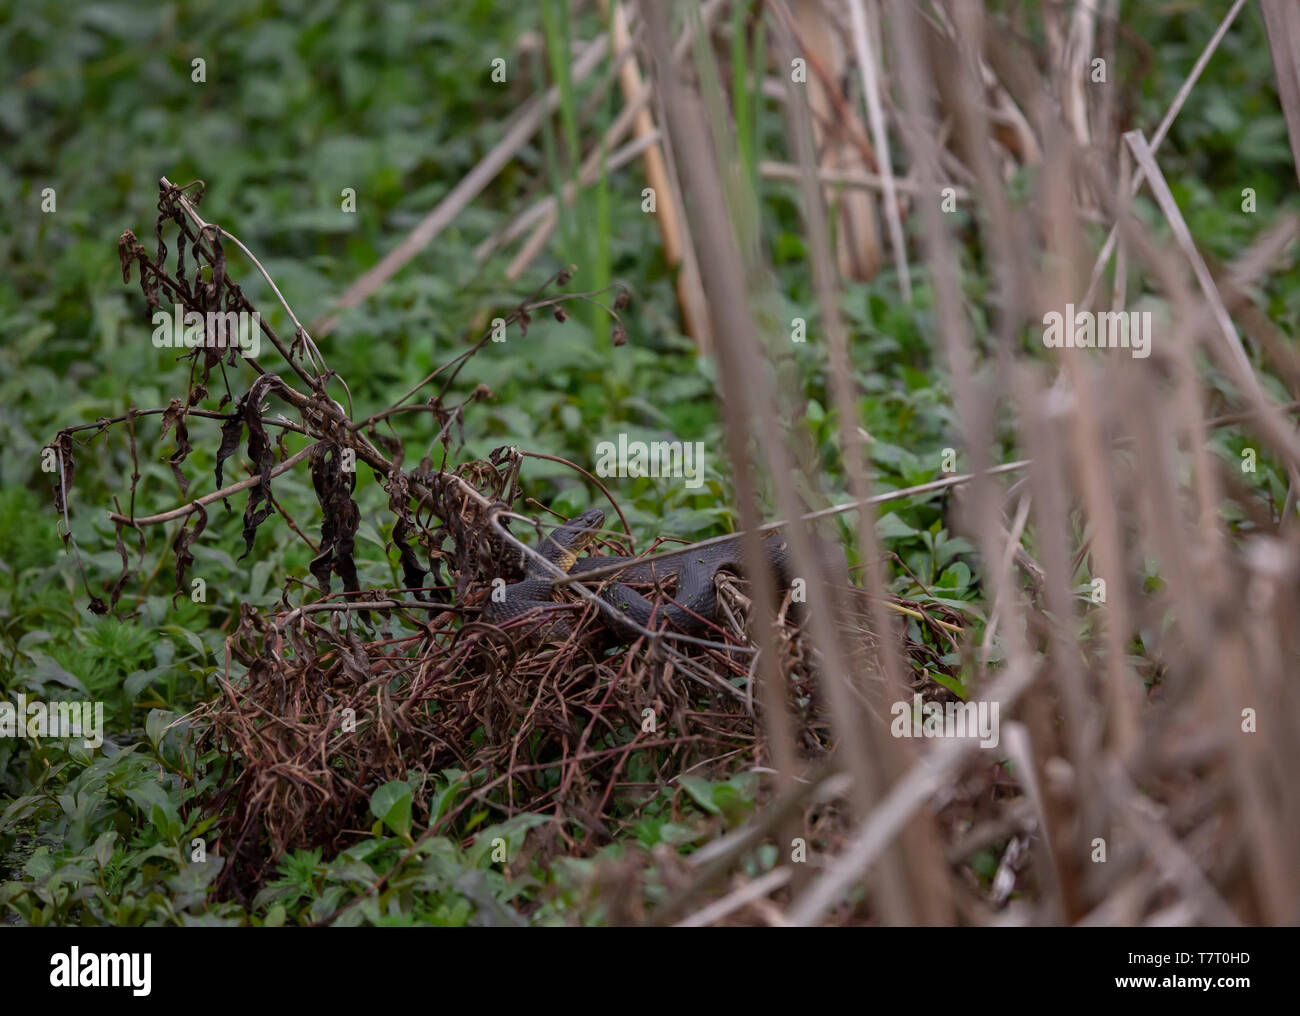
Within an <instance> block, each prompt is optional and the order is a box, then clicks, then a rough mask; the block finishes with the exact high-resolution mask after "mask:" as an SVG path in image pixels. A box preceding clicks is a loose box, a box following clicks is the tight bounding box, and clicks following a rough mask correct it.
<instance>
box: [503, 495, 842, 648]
mask: <svg viewBox="0 0 1300 1016" xmlns="http://www.w3.org/2000/svg"><path fill="white" fill-rule="evenodd" d="M604 521H605V514H604V512H602V511H600V509H592V510H590V511H586V512H583V513H582V514H581V515H577V516H574V518H573V519H572V520H571V521H569V522H568V523H566V524H565V525H563V526H561V527H560V528H559V529H557V530H556V531H555V532H554V533H552V534H551V535H550V536H548V537H547V538H546V539H545V540H543V541H542V543H541V545H540V546H539V547H538V553H539V554H541V556H542V557H543V558H545V559H546V560H547V561H549V562H550V563H551V564H554V565H555V566H557V567H558V568H559V569H560V570H561V571H565V572H568V573H569V574H571V575H573V576H575V577H577V576H581V575H584V574H586V573H587V572H590V571H594V570H595V569H597V568H605V567H608V566H610V565H618V564H623V565H626V567H625V568H624V569H622V570H621V571H619V572H618V573H617V574H616V575H614V576H612V577H610V578H609V579H608V580H607V581H605V584H604V586H603V587H602V588H601V589H600V596H601V598H602V599H604V600H605V602H606V603H609V604H611V605H613V606H614V607H616V608H618V609H619V610H620V611H621V612H623V613H624V614H626V615H627V616H628V617H629V618H630V619H631V620H632V621H634V622H636V623H637V624H639V625H641V626H642V627H655V628H658V627H661V625H662V622H663V621H665V620H667V621H668V623H669V625H670V626H671V627H672V629H673V630H675V631H678V632H682V633H683V634H687V635H698V634H700V633H701V632H704V631H706V630H707V628H708V622H710V621H712V620H713V619H714V616H715V614H716V612H717V607H718V594H717V589H716V587H715V586H714V583H713V577H714V575H716V574H717V573H718V572H719V571H721V570H727V571H733V572H737V573H739V574H744V570H745V566H744V551H743V547H742V545H741V538H740V537H735V538H734V539H730V540H724V541H722V542H720V543H714V544H709V545H708V546H704V547H698V548H694V549H692V550H690V551H688V552H686V553H682V554H677V555H674V556H671V557H664V558H663V559H662V560H638V559H637V558H634V557H617V556H590V557H579V556H578V553H579V551H581V550H583V549H584V548H585V547H586V546H587V545H588V544H589V543H590V542H591V540H592V539H593V538H594V537H595V535H596V533H597V532H598V531H599V529H600V527H601V526H602V525H603V524H604ZM762 548H763V559H764V562H765V563H766V565H767V567H768V569H769V570H770V571H771V572H772V574H773V575H774V576H775V578H776V579H777V581H778V583H779V584H780V585H781V587H782V588H787V587H788V586H789V585H790V579H791V574H790V552H789V548H788V545H787V543H786V540H785V538H784V537H783V536H782V535H781V534H780V533H771V534H769V535H767V536H765V537H763V540H762ZM841 560H842V559H841ZM553 578H554V576H553V575H552V574H551V573H549V572H548V571H547V570H546V569H545V568H543V567H542V566H541V565H539V564H537V563H536V562H535V561H531V560H530V562H529V565H528V568H527V573H526V576H525V578H524V580H523V581H522V582H516V583H514V584H512V585H508V586H506V587H505V590H504V592H505V596H504V598H503V599H501V600H499V601H496V600H493V599H491V598H489V599H488V600H487V601H486V602H485V603H484V605H483V616H484V618H485V619H486V620H488V621H490V622H491V623H493V624H502V623H505V622H507V621H510V620H512V619H513V618H516V617H519V616H521V615H523V614H524V613H526V612H528V611H530V610H534V609H537V608H539V607H545V606H549V605H553V600H552V592H553V587H552V585H551V582H552V580H553ZM674 580H675V581H676V590H675V592H673V593H672V600H673V601H676V602H667V603H662V604H660V605H658V606H657V607H656V605H655V604H654V603H652V602H651V601H650V600H649V599H647V598H646V597H645V596H643V595H641V593H639V592H637V591H636V590H635V589H632V588H630V586H629V585H628V584H629V583H630V584H634V585H658V586H660V587H663V586H667V585H669V584H670V583H672V582H673V581H674ZM600 581H602V579H601V578H596V579H593V580H592V583H593V584H595V583H598V582H600ZM652 621H653V622H654V624H653V625H652V624H651V622H652ZM615 628H616V629H619V630H618V634H619V635H620V636H622V637H624V638H629V637H633V636H635V634H636V631H635V629H632V628H630V627H627V626H618V625H615ZM557 630H558V631H560V632H562V633H567V630H568V629H567V626H560V627H559V628H557Z"/></svg>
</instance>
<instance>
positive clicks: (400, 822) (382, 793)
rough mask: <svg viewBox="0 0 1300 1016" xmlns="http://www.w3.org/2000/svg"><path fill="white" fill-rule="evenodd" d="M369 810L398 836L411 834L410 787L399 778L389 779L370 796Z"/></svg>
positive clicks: (407, 836) (405, 836)
mask: <svg viewBox="0 0 1300 1016" xmlns="http://www.w3.org/2000/svg"><path fill="white" fill-rule="evenodd" d="M370 812H371V814H373V815H374V816H375V818H377V819H379V820H380V821H381V822H383V823H384V825H386V826H388V828H389V829H391V830H392V831H393V832H395V833H397V835H398V836H401V837H403V838H408V839H409V838H410V835H411V788H410V787H409V786H407V785H406V784H405V783H403V782H402V781H401V780H391V781H389V782H388V783H385V784H384V785H383V786H382V787H380V788H379V789H378V790H376V791H375V792H374V794H372V795H371V797H370Z"/></svg>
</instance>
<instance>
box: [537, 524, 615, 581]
mask: <svg viewBox="0 0 1300 1016" xmlns="http://www.w3.org/2000/svg"><path fill="white" fill-rule="evenodd" d="M604 524H605V513H604V512H603V511H601V510H600V509H599V508H591V509H588V510H587V511H585V512H583V513H582V514H581V515H575V516H573V518H571V519H569V521H568V522H566V523H565V524H564V525H562V526H561V527H560V528H559V529H557V530H556V531H555V532H553V533H552V534H551V535H550V536H549V537H548V538H547V539H546V542H545V543H544V544H543V547H542V556H543V557H545V558H546V559H547V560H548V561H550V562H551V563H552V564H555V565H558V566H559V567H560V568H561V569H563V570H564V571H566V572H567V571H568V570H569V569H570V568H572V567H573V562H574V561H576V560H578V554H579V553H581V552H582V551H583V550H584V549H585V548H586V546H587V544H589V543H590V542H591V541H592V539H594V538H595V536H596V534H597V533H598V532H600V529H601V526H603V525H604Z"/></svg>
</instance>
